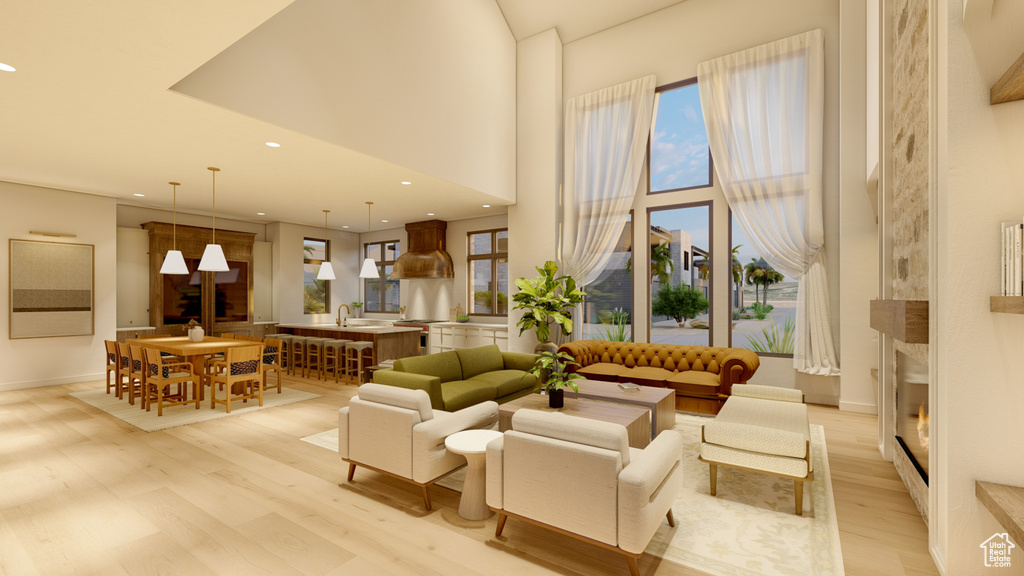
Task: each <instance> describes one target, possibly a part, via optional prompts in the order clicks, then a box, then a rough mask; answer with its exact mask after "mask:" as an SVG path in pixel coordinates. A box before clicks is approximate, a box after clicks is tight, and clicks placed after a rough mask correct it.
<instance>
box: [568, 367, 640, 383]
mask: <svg viewBox="0 0 1024 576" xmlns="http://www.w3.org/2000/svg"><path fill="white" fill-rule="evenodd" d="M576 372H577V373H579V374H582V375H583V377H584V378H586V379H588V380H601V381H603V382H618V381H619V376H622V375H625V374H628V373H629V368H626V367H625V366H623V365H621V364H610V363H606V362H600V363H597V364H591V365H590V366H584V367H583V368H580V369H579V370H577V371H576Z"/></svg>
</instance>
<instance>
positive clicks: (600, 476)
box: [487, 409, 683, 576]
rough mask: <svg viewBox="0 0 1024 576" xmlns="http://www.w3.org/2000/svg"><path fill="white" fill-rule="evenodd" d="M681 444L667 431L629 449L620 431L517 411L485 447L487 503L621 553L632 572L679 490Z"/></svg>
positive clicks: (502, 517) (504, 515) (501, 522)
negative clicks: (508, 427) (505, 428)
mask: <svg viewBox="0 0 1024 576" xmlns="http://www.w3.org/2000/svg"><path fill="white" fill-rule="evenodd" d="M682 453H683V445H682V439H681V438H680V436H679V434H678V433H676V432H674V431H672V430H666V431H664V432H662V433H661V434H659V435H658V437H657V438H655V439H654V441H653V442H651V443H650V444H649V445H648V446H647V448H644V449H643V450H638V449H636V448H630V447H629V443H628V436H627V434H626V429H625V427H623V426H621V425H619V424H612V423H608V422H600V421H597V420H590V419H586V418H578V417H575V416H567V415H565V414H561V413H557V412H541V411H536V410H527V409H522V410H518V411H517V412H516V413H515V415H513V417H512V430H509V431H507V432H505V434H504V436H502V437H501V438H498V439H496V440H493V441H492V442H491V443H489V444H488V445H487V505H488V506H489V507H491V508H492V509H493V510H494V511H495V512H497V513H498V527H497V531H496V532H495V536H501V532H502V530H503V529H504V527H505V521H506V520H507V519H508V517H509V516H511V517H513V518H518V519H520V520H525V521H527V522H530V523H532V524H536V525H538V526H542V527H545V528H550V529H554V530H555V531H557V532H561V533H564V534H568V535H570V536H573V537H574V538H577V539H580V540H583V541H585V542H589V543H591V544H595V545H597V546H601V547H603V548H607V549H610V550H614V551H616V552H619V553H620V554H623V555H625V556H626V562H627V563H628V564H629V570H630V573H631V574H632V575H633V576H637V575H638V574H639V573H640V571H639V567H638V566H637V559H638V558H640V556H642V555H643V552H644V549H645V548H647V544H648V543H650V541H651V538H652V537H653V536H654V533H655V532H656V531H657V530H658V527H659V526H660V524H661V520H662V518H665V517H666V516H667V517H668V523H669V525H670V526H675V521H674V519H673V518H672V503H673V502H675V500H676V498H677V497H678V495H679V490H680V488H681V486H682V463H681V459H682Z"/></svg>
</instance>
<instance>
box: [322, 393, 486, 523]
mask: <svg viewBox="0 0 1024 576" xmlns="http://www.w3.org/2000/svg"><path fill="white" fill-rule="evenodd" d="M497 421H498V404H497V403H495V402H483V403H481V404H477V405H475V406H470V407H468V408H465V409H463V410H459V411H458V412H454V413H452V412H444V411H442V410H433V409H431V407H430V396H428V395H427V393H426V391H424V390H410V389H407V388H398V387H395V386H385V385H382V384H363V385H362V386H360V387H359V394H358V396H355V397H353V398H352V400H351V401H349V405H348V406H346V407H345V408H342V409H341V410H338V453H339V454H340V455H341V459H342V460H344V461H345V462H348V481H349V482H351V481H352V477H353V476H354V475H355V471H356V466H362V467H364V468H369V469H370V470H374V471H376V472H381V473H383V474H387V475H389V476H393V477H395V478H398V479H401V480H405V481H406V482H411V483H413V484H416V485H417V486H419V487H420V489H421V490H422V491H423V504H424V506H425V507H426V509H427V510H430V492H429V488H430V485H431V484H433V483H434V482H436V481H438V480H440V479H441V478H442V477H444V476H446V475H447V474H448V473H450V472H451V471H453V470H455V469H456V468H458V467H459V466H462V465H463V464H465V463H466V459H465V458H464V457H462V456H460V455H458V454H453V453H451V452H448V450H447V449H445V446H444V440H445V438H447V437H448V436H449V435H450V434H454V433H455V432H459V431H461V430H469V429H474V428H490V427H492V426H494V423H495V422H497Z"/></svg>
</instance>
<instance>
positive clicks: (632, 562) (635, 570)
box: [626, 556, 640, 576]
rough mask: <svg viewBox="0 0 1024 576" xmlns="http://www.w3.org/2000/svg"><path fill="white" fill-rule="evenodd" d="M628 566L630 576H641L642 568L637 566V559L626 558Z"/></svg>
mask: <svg viewBox="0 0 1024 576" xmlns="http://www.w3.org/2000/svg"><path fill="white" fill-rule="evenodd" d="M626 564H628V565H629V576H640V566H638V565H637V563H636V558H633V557H632V556H626Z"/></svg>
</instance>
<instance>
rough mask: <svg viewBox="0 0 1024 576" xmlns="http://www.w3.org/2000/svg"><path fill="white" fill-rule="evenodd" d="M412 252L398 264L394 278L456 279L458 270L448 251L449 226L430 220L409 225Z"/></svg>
mask: <svg viewBox="0 0 1024 576" xmlns="http://www.w3.org/2000/svg"><path fill="white" fill-rule="evenodd" d="M405 231H406V232H407V233H408V234H409V248H408V249H407V250H406V251H405V254H402V255H401V256H399V257H398V260H395V268H394V271H393V272H392V273H391V277H392V278H402V279H404V278H454V277H455V266H454V265H453V264H452V257H451V256H450V255H449V254H448V251H447V250H446V249H445V246H446V245H447V241H446V238H447V234H448V223H447V222H445V221H443V220H426V221H424V222H412V223H410V224H406V225H405Z"/></svg>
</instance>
